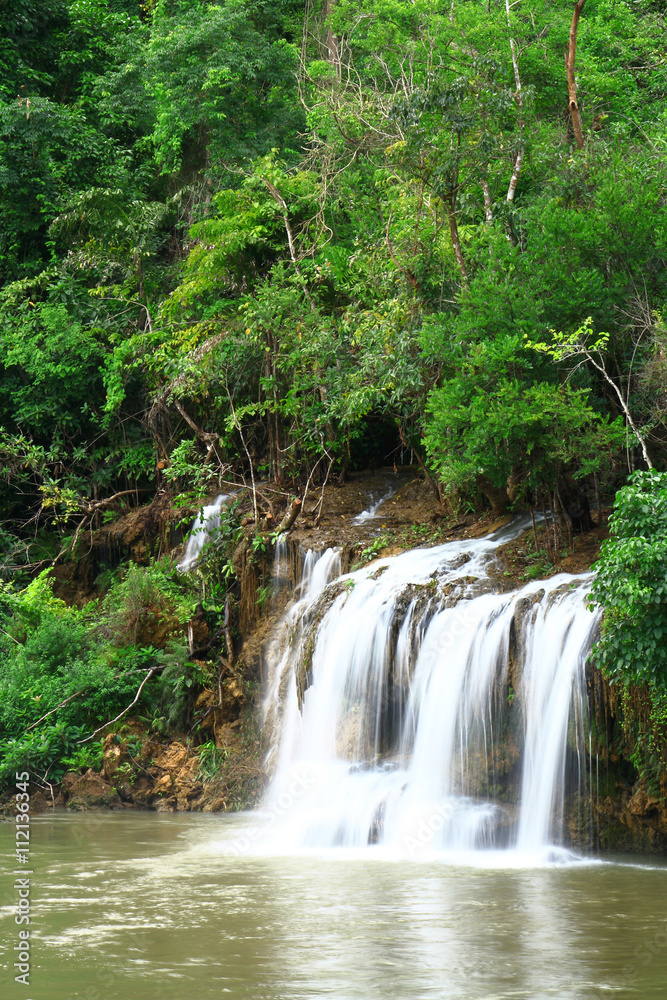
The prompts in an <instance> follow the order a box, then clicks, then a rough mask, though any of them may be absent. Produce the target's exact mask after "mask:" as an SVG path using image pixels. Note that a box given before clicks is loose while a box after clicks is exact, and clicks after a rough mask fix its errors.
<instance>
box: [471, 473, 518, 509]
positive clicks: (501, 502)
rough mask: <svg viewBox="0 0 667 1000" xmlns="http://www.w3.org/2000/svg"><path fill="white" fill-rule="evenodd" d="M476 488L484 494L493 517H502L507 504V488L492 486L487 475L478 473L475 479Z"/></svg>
mask: <svg viewBox="0 0 667 1000" xmlns="http://www.w3.org/2000/svg"><path fill="white" fill-rule="evenodd" d="M476 482H477V488H478V489H479V490H480V492H482V493H483V494H484V496H485V497H486V499H487V500H488V501H489V504H490V505H491V513H492V514H493V516H494V517H502V515H503V514H505V513H506V511H507V507H508V505H509V502H510V500H509V497H508V495H507V490H506V489H503V488H502V487H498V486H494V484H493V483H492V482H491V480H490V479H489V478H488V477H487V476H482V475H479V476H477V479H476Z"/></svg>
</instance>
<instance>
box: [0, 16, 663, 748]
mask: <svg viewBox="0 0 667 1000" xmlns="http://www.w3.org/2000/svg"><path fill="white" fill-rule="evenodd" d="M0 12H1V15H2V19H3V25H4V31H3V37H2V39H1V40H0V68H1V69H2V73H1V74H0V283H1V287H0V464H1V469H2V477H1V481H0V520H1V522H2V524H1V526H0V549H1V550H2V565H3V567H4V575H5V578H7V577H9V576H10V575H14V574H17V573H19V572H21V571H24V574H25V575H24V579H23V583H25V582H27V580H28V579H29V578H30V576H32V575H34V574H35V572H37V571H38V570H39V569H40V568H43V567H44V566H46V565H48V564H49V563H50V562H51V561H52V560H53V559H54V558H57V557H58V555H59V553H60V552H61V551H62V550H65V551H66V550H67V547H68V545H69V544H70V543H71V541H72V540H73V539H74V538H78V537H79V534H78V532H79V531H80V530H81V529H83V528H88V527H93V526H99V525H100V523H101V518H102V516H103V515H104V513H105V511H108V510H112V509H113V504H112V501H111V498H112V497H116V496H117V495H122V496H123V497H124V498H127V497H133V498H134V499H132V501H130V500H128V499H126V500H124V502H127V503H130V502H137V500H138V499H149V498H150V497H151V496H153V495H155V493H156V492H157V491H159V490H160V489H162V488H163V487H164V486H168V487H169V488H173V489H175V490H181V491H185V490H192V491H194V492H196V493H197V494H198V495H199V496H201V495H202V494H203V493H204V492H205V491H206V490H208V489H216V488H218V487H219V485H220V484H221V483H222V482H223V481H225V480H229V479H233V480H236V481H238V480H239V478H240V477H241V476H242V475H243V476H246V477H247V476H248V474H249V473H250V472H251V471H252V473H253V474H254V475H257V476H259V477H264V476H267V475H270V476H271V477H273V478H274V479H275V481H276V482H277V483H279V484H281V483H287V484H293V483H295V482H296V481H297V480H300V481H301V482H302V483H303V482H304V481H305V480H306V479H307V477H308V476H309V475H310V474H311V472H313V471H315V479H317V478H318V477H324V476H325V475H328V474H329V473H332V474H333V475H336V474H337V475H340V476H344V475H345V474H346V471H347V470H348V469H349V468H354V467H356V468H360V467H364V466H368V465H372V464H380V465H382V464H387V463H393V462H397V463H400V462H408V461H416V462H417V463H419V464H420V466H421V468H422V469H423V470H424V472H425V474H426V475H427V476H429V477H431V479H432V482H433V485H434V489H435V491H436V493H437V494H438V495H439V497H440V499H441V500H442V502H443V503H445V504H448V505H449V507H450V509H451V510H455V509H456V507H457V505H459V504H461V503H462V502H465V503H466V504H468V505H476V506H478V507H482V506H484V505H485V504H491V506H492V507H493V509H494V510H496V509H497V510H502V509H505V508H507V506H508V505H511V504H521V505H525V504H528V505H532V506H535V507H545V508H546V507H551V508H552V509H554V510H559V509H562V511H563V514H564V516H567V515H566V512H567V510H568V497H571V496H573V495H575V496H577V497H579V499H578V500H577V503H579V502H580V498H581V496H586V494H588V493H590V494H591V495H592V493H593V490H594V489H596V490H599V489H600V488H601V489H602V491H603V493H604V492H606V493H608V494H609V493H612V492H613V491H615V490H616V489H617V488H618V487H619V486H622V485H623V483H624V481H625V477H626V475H627V474H628V472H632V471H633V470H634V469H635V468H644V467H645V466H647V464H648V465H650V466H653V467H654V468H657V469H660V468H662V467H663V466H664V462H665V456H666V453H667V362H666V360H665V357H666V355H665V351H666V349H667V343H666V336H665V329H664V325H663V321H662V318H661V316H662V314H663V312H664V308H665V298H666V296H667V268H666V267H665V263H666V261H665V258H666V255H667V205H666V197H665V195H666V192H665V176H666V172H665V125H666V122H667V63H666V62H665V58H664V40H665V37H666V35H665V14H664V9H663V5H661V4H659V3H656V2H655V0H613V2H612V0H587V2H586V4H585V6H584V9H583V14H582V17H581V20H580V22H579V27H578V37H577V49H576V74H575V85H576V97H577V101H576V103H578V108H579V111H578V112H577V114H576V116H575V114H574V112H573V113H570V111H569V110H568V81H567V78H566V72H565V67H564V63H563V51H564V49H566V48H567V46H568V39H569V36H570V25H571V18H572V9H571V6H570V5H563V4H560V3H556V2H554V0H537V2H535V3H530V4H529V3H528V2H527V0H521V2H518V3H517V2H515V3H511V4H510V3H508V2H507V0H505V2H498V0H494V2H493V3H488V4H487V3H481V2H478V0H465V2H463V0H462V2H459V0H455V2H453V3H452V2H450V0H447V2H446V3H444V2H442V3H438V2H436V3H434V2H433V0H414V2H412V3H410V4H403V3H396V2H394V0H367V2H366V3H364V4H363V6H361V5H359V4H358V3H357V2H356V0H338V2H335V3H334V2H327V3H322V4H320V5H318V4H314V5H313V4H308V5H303V4H299V3H297V2H295V0H217V2H207V0H147V2H144V3H139V2H138V0H12V2H11V3H10V2H9V0H0ZM582 331H583V332H582ZM587 338H588V339H587ZM564 344H565V345H567V346H568V349H567V350H562V349H561V348H562V347H563V345H564ZM251 466H252V469H251V468H250V467H251ZM651 482H653V480H651ZM639 488H640V487H639V486H637V485H635V486H633V487H632V488H631V489H639ZM641 488H643V487H641ZM623 496H625V494H623ZM623 503H625V501H623ZM621 520H622V516H621V514H617V519H616V522H615V523H616V524H617V525H620V523H621ZM650 528H651V530H654V529H655V530H657V527H656V524H655V523H652V524H651V525H650ZM623 537H624V536H623ZM620 538H621V536H619V540H620ZM647 538H649V541H648V542H647V545H648V547H649V548H650V546H651V544H653V543H652V542H651V540H650V537H649V536H647ZM615 544H618V543H615ZM660 544H662V542H660ZM610 552H611V550H609V551H608V553H607V555H606V556H605V559H607V560H609V559H611V556H610V554H609V553H610ZM643 585H644V584H642V586H643ZM601 586H602V584H601ZM605 593H606V594H607V596H609V599H610V604H611V600H612V591H611V590H609V591H608V592H605ZM600 596H601V598H602V591H600ZM617 597H618V601H619V602H621V603H618V604H614V605H613V607H618V608H619V609H621V608H622V611H623V613H625V612H626V610H627V611H628V614H630V616H631V618H632V615H633V614H634V611H632V609H629V607H626V604H623V603H622V601H621V596H619V595H617ZM22 600H23V599H22ZM614 600H616V598H614ZM623 600H625V598H623ZM613 613H614V614H615V613H616V612H613ZM619 613H620V610H619ZM67 614H71V615H73V616H74V617H73V618H72V629H71V630H70V632H69V633H68V637H67V641H68V642H75V640H76V642H79V639H80V642H79V645H78V646H76V649H72V650H70V652H69V653H68V654H67V655H68V656H70V658H73V662H76V663H77V664H79V667H77V671H78V672H79V674H80V675H81V676H80V677H79V679H78V680H74V679H72V683H73V684H75V683H79V682H80V683H83V681H84V680H85V678H87V677H92V676H93V675H94V676H97V674H98V673H99V672H100V671H101V672H102V673H104V672H105V671H106V674H105V676H106V675H108V677H109V678H111V677H112V676H113V677H116V673H114V671H115V670H116V668H115V667H114V666H109V664H108V663H107V662H106V661H105V659H104V657H105V655H106V654H104V653H103V652H101V651H100V649H101V647H100V646H99V642H98V640H97V639H95V638H94V637H91V635H92V634H91V633H90V632H89V630H88V626H87V625H85V623H82V620H79V619H78V618H76V615H75V613H74V612H65V611H63V610H62V609H60V610H59V611H57V613H56V612H55V611H53V612H51V611H50V612H49V614H48V615H47V618H45V621H47V619H48V622H50V623H51V624H48V626H47V624H45V625H44V626H42V625H40V626H39V629H38V632H39V630H40V629H42V627H43V628H47V627H48V629H51V630H52V631H53V634H54V635H55V634H56V632H58V629H60V628H61V625H62V621H63V620H64V618H63V616H65V617H66V615H67ZM49 616H50V617H49ZM609 620H610V622H611V621H612V618H611V617H610V619H609ZM632 620H633V621H634V619H632ZM58 623H60V624H58ZM628 627H630V626H628ZM655 627H656V628H657V627H658V626H657V625H656V626H655ZM609 629H610V630H611V629H612V626H611V624H610V626H609ZM10 632H11V630H10ZM12 634H13V633H12ZM39 634H41V632H40V633H39ZM58 634H60V633H58ZM628 634H629V633H628ZM654 634H655V633H654ZM611 635H612V631H609V632H608V633H607V636H608V638H607V639H606V640H605V642H606V643H607V645H606V647H605V648H606V650H607V653H605V655H606V656H608V657H611V656H612V653H611V651H612V645H610V643H611V639H610V638H609V636H611ZM619 635H620V633H619ZM77 636H79V639H77V638H76V637H77ZM658 638H659V637H658V636H657V635H656V641H657V639H658ZM84 640H85V641H84ZM3 641H4V640H3ZM30 641H32V639H31V640H30ZM34 641H35V642H42V640H41V639H39V640H38V639H37V638H36V639H35V640H34ZM54 641H55V640H54ZM619 641H620V640H619ZM7 642H8V643H9V645H8V646H7V649H8V650H11V649H12V648H13V646H15V645H16V641H15V639H8V640H7ZM19 642H20V644H21V645H22V649H24V652H22V653H21V654H20V655H21V656H24V657H25V656H28V653H27V652H25V650H27V648H28V647H27V645H26V646H25V647H24V646H23V639H21V640H19ZM58 642H60V640H58ZM659 645H660V644H659V643H658V647H659ZM658 647H656V657H657V658H656V659H655V661H654V663H655V667H651V668H650V669H651V670H653V669H655V670H656V671H660V670H662V666H661V663H662V660H661V659H660V656H661V654H660V652H659V648H658ZM40 648H41V647H40ZM68 649H69V647H68ZM614 649H616V647H614ZM617 653H618V655H619V656H621V654H622V656H623V664H624V667H623V669H625V668H626V667H627V669H628V670H629V671H630V674H632V675H633V676H634V674H633V673H632V672H633V671H634V672H635V673H637V669H638V668H636V666H632V663H631V662H630V661H629V660H628V656H627V654H626V653H625V652H623V651H622V650H621V649H620V647H618V649H616V652H615V653H614V655H616V654H617ZM18 655H19V654H18V652H17V651H14V654H13V656H14V658H13V659H12V658H11V657H10V661H11V663H14V661H15V659H16V656H18ZM63 655H64V654H63ZM22 662H23V661H22ZM26 662H27V661H26ZM35 662H37V660H36V661H35ZM615 662H616V663H617V664H620V663H621V660H620V659H619V660H618V661H615ZM633 662H635V663H636V660H635V661H633ZM652 662H653V661H652ZM16 663H18V660H16ZM608 663H609V665H610V669H615V668H613V665H612V661H611V659H608ZM17 669H18V667H17ZM31 669H32V668H31ZM39 669H40V670H42V667H40V668H39ZM58 669H60V668H59V667H58V665H57V664H56V663H55V661H54V663H51V661H50V660H49V661H48V663H47V661H46V660H45V661H44V664H43V671H42V674H43V676H44V677H47V676H55V675H54V674H53V673H52V671H56V672H57V671H58ZM619 669H621V668H620V667H619ZM647 669H648V668H647ZM7 670H8V673H7V677H8V678H10V680H8V681H7V683H13V681H11V677H12V676H13V674H12V671H13V670H14V667H11V668H7ZM50 672H51V673H50ZM109 672H111V673H109ZM42 674H40V677H42ZM100 676H101V674H100ZM637 676H639V674H638V673H637ZM77 677H78V674H77ZM40 683H41V681H40ZM44 683H46V681H45V682H44ZM119 683H120V681H119V680H118V678H117V677H116V680H114V681H113V683H112V681H111V679H109V685H110V687H109V686H108V698H109V705H108V707H109V708H111V703H112V702H113V701H114V698H116V697H120V694H121V693H122V692H121V691H120V689H118V690H117V688H115V687H114V684H115V685H118V684H119ZM105 684H106V682H105ZM104 689H105V690H107V688H104ZM45 690H46V689H45ZM67 690H69V688H68V689H67ZM113 692H115V693H113ZM27 697H28V700H29V698H30V696H27ZM26 704H28V702H26ZM100 710H101V709H100ZM30 718H32V716H30ZM64 718H65V715H63V719H64ZM91 718H92V716H91ZM27 719H28V717H27V716H26V718H25V720H24V721H27ZM5 725H6V726H8V727H9V728H8V730H7V731H8V732H13V731H14V730H13V729H12V726H13V723H11V720H6V721H5Z"/></svg>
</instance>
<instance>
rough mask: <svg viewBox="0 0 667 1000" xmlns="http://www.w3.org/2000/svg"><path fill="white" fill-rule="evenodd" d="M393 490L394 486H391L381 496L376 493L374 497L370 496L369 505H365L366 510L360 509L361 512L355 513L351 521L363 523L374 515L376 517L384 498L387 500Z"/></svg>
mask: <svg viewBox="0 0 667 1000" xmlns="http://www.w3.org/2000/svg"><path fill="white" fill-rule="evenodd" d="M395 492H396V487H395V486H391V487H390V488H389V489H388V490H385V492H384V493H383V494H382V496H380V497H378V496H377V495H376V496H374V497H373V496H371V498H370V499H371V505H370V507H367V508H366V510H362V512H361V513H360V514H357V515H356V517H353V518H352V523H353V524H364V523H365V522H366V521H372V520H373V519H374V518H375V517H377V512H378V510H379V509H380V507H381V505H382V504H383V503H384V502H385V500H389V499H390V497H393V495H394V493H395Z"/></svg>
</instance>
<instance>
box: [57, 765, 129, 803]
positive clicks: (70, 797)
mask: <svg viewBox="0 0 667 1000" xmlns="http://www.w3.org/2000/svg"><path fill="white" fill-rule="evenodd" d="M60 798H61V799H62V804H63V805H65V806H66V807H67V808H68V809H71V810H73V811H78V810H82V809H122V807H123V801H122V799H121V797H120V795H119V794H118V792H117V791H116V790H115V788H114V787H113V786H112V785H111V784H109V782H108V781H105V780H104V778H103V777H102V776H101V775H99V774H95V772H94V771H91V770H88V771H86V773H85V774H77V773H76V772H70V773H69V774H66V775H65V777H64V778H63V781H62V785H61V786H60Z"/></svg>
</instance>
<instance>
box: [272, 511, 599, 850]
mask: <svg viewBox="0 0 667 1000" xmlns="http://www.w3.org/2000/svg"><path fill="white" fill-rule="evenodd" d="M523 527H524V525H523V524H522V523H520V524H516V525H514V526H512V527H511V528H510V529H509V531H507V530H506V531H501V532H500V533H497V534H495V535H492V536H489V537H488V538H486V539H481V540H475V541H461V542H452V543H449V544H447V545H442V546H438V547H435V548H431V549H421V550H420V549H417V550H414V551H411V552H407V553H404V554H402V555H400V556H396V557H393V558H388V559H383V560H378V561H377V562H375V563H373V564H372V565H371V566H369V567H367V568H365V569H362V570H359V571H357V572H355V573H349V574H347V575H345V576H338V575H337V558H338V557H337V553H335V551H334V550H328V551H327V553H325V554H321V555H319V556H316V555H315V554H310V555H309V556H307V557H306V560H305V564H304V580H303V582H302V585H301V588H300V593H299V595H298V599H297V601H296V602H295V604H294V605H293V606H292V607H291V608H290V610H289V611H288V614H287V616H286V618H285V620H284V622H283V624H282V626H281V627H280V629H279V631H278V633H277V635H276V636H275V637H274V641H273V643H272V646H271V648H270V650H269V652H268V663H269V681H268V687H267V697H266V703H265V717H266V725H267V733H268V735H269V738H270V741H271V750H270V752H269V756H268V766H269V768H270V770H271V772H272V775H273V776H272V781H271V785H270V787H269V790H268V793H267V799H266V805H267V807H270V806H271V804H272V803H275V802H278V801H280V802H283V803H284V802H286V801H288V800H290V801H291V805H290V808H289V809H283V810H282V819H281V822H280V823H279V824H278V825H277V826H276V827H275V829H274V830H273V836H274V838H276V839H277V843H278V845H281V846H282V847H285V848H289V849H294V848H299V849H303V848H316V849H322V848H334V847H346V848H349V849H369V847H371V846H372V847H373V848H374V849H386V850H390V851H392V852H397V853H400V854H401V855H408V856H423V855H425V854H427V855H428V854H430V853H432V852H436V853H437V852H458V853H460V852H477V853H478V854H479V852H481V851H484V850H486V851H487V852H488V851H490V850H491V849H495V850H496V851H497V850H504V851H507V850H508V849H510V850H511V849H515V850H516V851H517V852H520V853H521V854H522V855H523V856H528V855H530V856H533V857H539V856H548V855H549V852H552V853H553V849H552V845H553V844H557V843H559V842H560V841H561V840H562V822H563V805H564V794H565V791H564V790H565V782H566V764H567V760H568V755H576V753H579V754H583V753H585V741H586V733H585V732H584V720H585V717H586V713H585V677H584V667H585V661H586V656H587V653H588V650H589V647H590V642H591V638H592V634H593V630H594V627H595V623H596V617H595V615H593V614H592V613H591V612H590V611H589V610H587V607H586V596H587V593H588V587H589V584H590V575H581V576H569V575H565V574H561V575H559V576H556V577H553V578H552V579H550V580H547V581H542V582H535V583H531V584H529V585H527V586H525V587H523V588H522V589H521V590H519V591H516V592H514V593H509V594H497V593H494V592H493V590H494V585H493V581H492V580H491V579H489V577H488V575H487V571H486V570H487V568H488V566H489V564H490V562H491V561H492V560H493V558H494V552H495V550H496V548H497V547H498V546H499V545H500V544H502V543H503V542H506V541H507V540H508V537H512V536H513V535H516V534H518V533H519V532H520V530H522V528H523ZM309 560H311V562H312V565H311V564H310V563H309ZM338 572H339V562H338ZM573 708H574V711H573ZM572 720H574V722H573V721H572ZM295 783H296V784H295ZM295 788H299V789H300V792H299V795H298V796H296V795H294V794H293V793H294V789H295ZM292 800H293V801H292Z"/></svg>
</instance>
